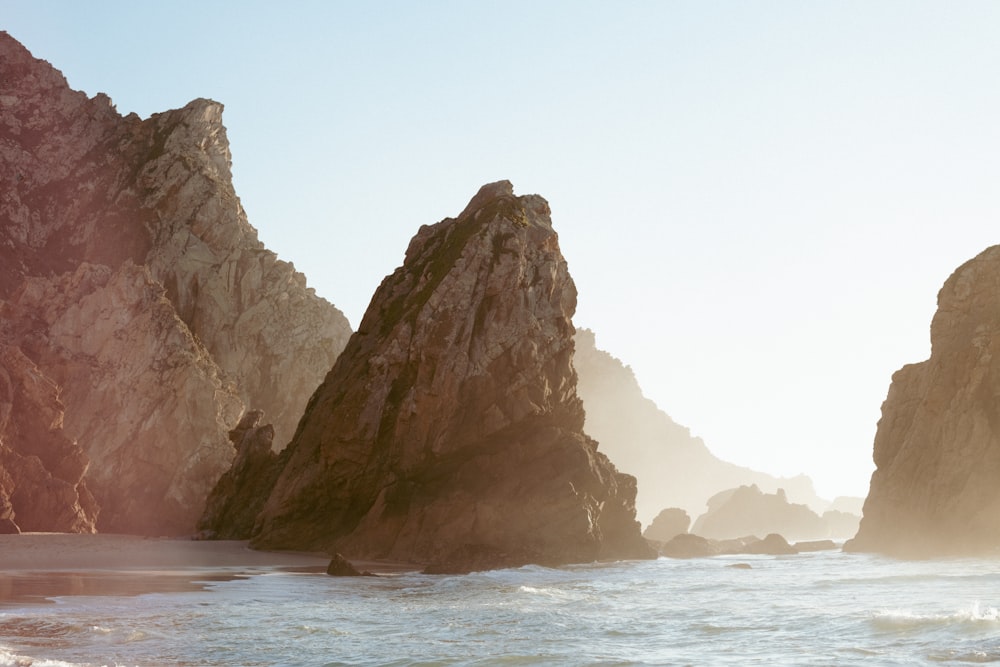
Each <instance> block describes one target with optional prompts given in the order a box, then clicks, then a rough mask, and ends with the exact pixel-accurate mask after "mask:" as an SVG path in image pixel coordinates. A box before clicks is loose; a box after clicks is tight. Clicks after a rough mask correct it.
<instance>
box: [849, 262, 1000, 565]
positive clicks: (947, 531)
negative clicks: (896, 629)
mask: <svg viewBox="0 0 1000 667" xmlns="http://www.w3.org/2000/svg"><path fill="white" fill-rule="evenodd" d="M998 400H1000V246H994V247H991V248H988V249H987V250H985V251H984V252H982V253H981V254H980V255H978V256H977V257H975V258H974V259H972V260H970V261H968V262H966V263H965V264H963V265H962V266H961V267H959V268H958V269H957V270H956V271H955V273H953V274H952V275H951V277H950V278H948V280H947V281H946V282H945V284H944V286H943V287H942V288H941V291H940V292H939V293H938V309H937V313H936V314H935V315H934V319H933V321H932V322H931V355H930V358H929V359H928V360H926V361H923V362H921V363H918V364H910V365H907V366H904V367H903V368H902V369H900V370H899V371H897V372H896V373H895V374H894V375H893V376H892V384H891V385H890V386H889V392H888V396H887V397H886V399H885V402H884V403H883V404H882V418H881V419H880V420H879V423H878V431H877V433H876V435H875V445H874V459H875V465H876V470H875V473H874V474H873V475H872V479H871V487H870V491H869V494H868V498H867V500H866V501H865V507H864V518H863V519H862V520H861V526H860V529H859V531H858V534H857V537H856V538H855V539H854V540H851V541H850V542H848V544H846V545H845V549H847V550H854V551H876V552H883V553H888V554H893V555H897V556H907V557H909V556H917V557H923V556H934V555H944V554H972V553H982V552H995V551H997V550H998V549H1000V486H998V484H997V480H998V479H1000V412H998V409H997V406H998V404H1000V402H998Z"/></svg>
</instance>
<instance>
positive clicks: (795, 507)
mask: <svg viewBox="0 0 1000 667" xmlns="http://www.w3.org/2000/svg"><path fill="white" fill-rule="evenodd" d="M838 514H839V513H838ZM691 530H692V531H693V532H695V533H698V534H699V535H704V536H705V537H710V538H714V539H728V538H732V537H736V536H739V535H748V534H753V535H766V534H768V533H776V532H780V533H782V534H786V535H793V536H794V537H796V538H801V539H820V538H826V537H830V536H831V524H829V523H828V522H827V521H826V520H824V519H823V518H822V517H820V516H818V515H817V514H816V513H815V512H813V511H812V510H811V509H809V508H808V507H806V506H805V505H800V504H797V503H790V502H788V498H787V496H785V492H784V491H783V490H782V489H778V492H777V493H773V494H772V493H763V492H762V491H761V490H760V489H759V488H757V486H756V485H751V486H741V487H739V488H738V489H730V490H727V491H723V492H721V493H718V494H716V495H715V496H713V497H712V498H711V499H709V501H708V510H707V511H706V512H705V513H704V514H702V515H701V516H700V517H698V519H697V520H696V521H695V523H694V526H693V527H692V528H691ZM848 535H849V534H848ZM848 535H842V536H843V537H847V536H848Z"/></svg>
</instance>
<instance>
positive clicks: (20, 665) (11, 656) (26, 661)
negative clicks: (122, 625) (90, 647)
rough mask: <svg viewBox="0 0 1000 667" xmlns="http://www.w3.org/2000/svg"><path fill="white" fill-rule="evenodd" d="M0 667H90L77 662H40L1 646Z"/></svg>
mask: <svg viewBox="0 0 1000 667" xmlns="http://www.w3.org/2000/svg"><path fill="white" fill-rule="evenodd" d="M0 667H89V666H87V665H82V664H81V663H76V662H63V661H62V660H39V659H38V658H32V657H29V656H26V655H19V654H17V653H14V652H13V651H11V650H9V649H8V648H7V647H5V646H0Z"/></svg>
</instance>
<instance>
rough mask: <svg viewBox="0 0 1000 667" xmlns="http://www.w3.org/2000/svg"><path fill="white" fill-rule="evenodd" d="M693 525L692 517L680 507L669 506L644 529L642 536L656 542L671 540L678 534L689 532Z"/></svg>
mask: <svg viewBox="0 0 1000 667" xmlns="http://www.w3.org/2000/svg"><path fill="white" fill-rule="evenodd" d="M690 527H691V517H689V516H688V513H687V512H685V511H684V510H682V509H680V508H678V507H668V508H667V509H665V510H663V511H662V512H660V513H659V514H657V515H656V518H655V519H653V522H652V523H651V524H649V526H647V527H646V530H644V531H642V536H643V537H645V538H646V539H647V540H653V541H655V542H669V541H670V540H672V539H674V538H675V537H677V536H678V535H683V534H684V533H686V532H688V528H690Z"/></svg>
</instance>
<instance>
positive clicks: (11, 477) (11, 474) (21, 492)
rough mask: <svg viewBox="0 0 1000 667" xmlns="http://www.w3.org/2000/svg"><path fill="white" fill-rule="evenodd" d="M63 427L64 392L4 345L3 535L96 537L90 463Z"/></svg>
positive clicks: (0, 428) (0, 435)
mask: <svg viewBox="0 0 1000 667" xmlns="http://www.w3.org/2000/svg"><path fill="white" fill-rule="evenodd" d="M62 426H63V404H62V402H61V401H60V400H59V387H58V386H57V385H56V383H55V382H53V381H52V379H51V378H49V377H47V376H46V375H45V374H44V373H43V372H42V371H41V369H39V368H38V366H36V365H35V364H34V362H32V361H31V359H29V358H28V357H27V356H26V355H25V354H24V352H22V351H21V349H20V348H19V347H17V346H15V345H12V344H10V343H7V342H3V343H0V533H17V532H22V531H23V532H71V533H92V532H94V530H95V521H96V519H97V504H96V503H95V502H94V499H93V497H92V496H91V494H90V492H89V491H88V490H87V485H86V483H85V482H84V479H83V478H84V474H85V473H86V472H87V466H88V465H89V461H88V459H87V455H86V454H85V453H84V452H83V450H82V449H81V448H80V447H79V446H77V444H76V443H75V442H73V441H72V440H71V439H69V438H68V437H66V434H65V432H64V431H63V428H62Z"/></svg>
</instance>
